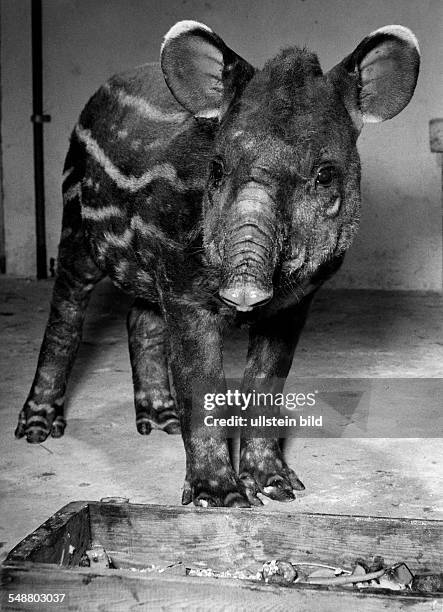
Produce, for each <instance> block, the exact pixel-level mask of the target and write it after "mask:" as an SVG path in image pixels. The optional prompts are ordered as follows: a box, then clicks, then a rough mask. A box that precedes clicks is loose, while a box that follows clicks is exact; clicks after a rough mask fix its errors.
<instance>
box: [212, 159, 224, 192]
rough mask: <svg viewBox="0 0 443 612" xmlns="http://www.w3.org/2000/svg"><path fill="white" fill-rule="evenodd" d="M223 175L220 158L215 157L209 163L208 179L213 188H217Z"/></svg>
mask: <svg viewBox="0 0 443 612" xmlns="http://www.w3.org/2000/svg"><path fill="white" fill-rule="evenodd" d="M224 175H225V167H224V165H223V160H222V159H221V157H216V158H215V159H213V160H212V162H211V167H210V177H211V182H212V184H213V186H214V187H218V186H219V184H220V183H221V181H222V180H223V177H224Z"/></svg>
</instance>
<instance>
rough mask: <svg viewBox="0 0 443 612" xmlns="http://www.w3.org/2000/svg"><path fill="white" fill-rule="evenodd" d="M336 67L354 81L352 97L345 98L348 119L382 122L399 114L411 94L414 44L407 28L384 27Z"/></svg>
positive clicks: (415, 71) (416, 54) (415, 70)
mask: <svg viewBox="0 0 443 612" xmlns="http://www.w3.org/2000/svg"><path fill="white" fill-rule="evenodd" d="M338 67H341V68H344V69H345V70H346V71H347V72H348V74H350V75H352V76H354V77H355V85H356V88H355V89H354V95H352V96H349V97H348V98H347V99H346V98H345V104H346V105H347V106H349V107H350V108H348V110H349V112H350V114H351V117H353V118H354V119H355V118H357V121H358V120H359V121H360V124H361V123H378V122H379V121H385V120H386V119H391V118H392V117H395V115H397V114H398V113H399V112H400V111H401V110H403V108H404V107H405V106H406V105H407V104H408V102H409V100H410V99H411V97H412V94H413V93H414V89H415V85H416V83H417V77H418V71H419V67H420V50H419V47H418V41H417V39H416V37H415V36H414V34H413V33H412V32H411V30H409V29H408V28H404V27H403V26H399V25H389V26H385V27H384V28H380V29H379V30H376V31H375V32H372V34H369V36H367V37H366V38H364V39H363V40H362V42H361V43H360V44H359V45H358V47H357V48H356V49H355V51H354V52H353V53H351V55H349V56H348V57H346V58H345V59H344V60H343V61H342V62H341V64H339V66H338ZM338 67H337V68H338Z"/></svg>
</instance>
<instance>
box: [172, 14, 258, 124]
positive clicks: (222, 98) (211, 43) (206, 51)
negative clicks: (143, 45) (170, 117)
mask: <svg viewBox="0 0 443 612" xmlns="http://www.w3.org/2000/svg"><path fill="white" fill-rule="evenodd" d="M160 62H161V67H162V70H163V74H164V76H165V80H166V83H167V85H168V87H169V89H170V90H171V92H172V94H173V95H174V97H175V98H176V100H177V101H178V102H180V104H181V105H182V106H184V108H186V110H188V111H190V112H191V113H192V114H193V115H195V116H196V117H207V118H218V119H220V118H221V117H222V116H223V115H224V113H225V112H226V110H227V108H228V106H229V104H230V103H231V102H232V100H233V99H234V98H235V97H236V96H238V95H240V94H241V92H242V91H243V88H244V87H245V85H246V84H247V83H248V81H249V80H250V79H251V77H252V75H253V74H254V69H253V67H252V66H251V65H250V64H248V62H246V61H245V60H244V59H242V58H241V57H239V56H238V55H237V54H236V53H234V51H232V50H231V49H229V47H227V46H226V45H225V43H224V42H223V41H222V39H221V38H220V37H219V36H217V34H215V33H214V32H213V31H212V30H211V29H210V28H208V27H207V26H205V25H204V24H202V23H198V22H197V21H179V22H178V23H176V24H175V26H173V27H172V28H171V29H170V30H169V32H168V33H167V34H166V36H165V39H164V41H163V45H162V48H161V53H160Z"/></svg>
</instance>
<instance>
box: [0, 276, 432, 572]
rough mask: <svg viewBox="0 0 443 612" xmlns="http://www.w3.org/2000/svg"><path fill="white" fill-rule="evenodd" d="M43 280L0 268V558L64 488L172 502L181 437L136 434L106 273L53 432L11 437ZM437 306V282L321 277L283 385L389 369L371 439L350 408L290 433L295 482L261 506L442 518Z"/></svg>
mask: <svg viewBox="0 0 443 612" xmlns="http://www.w3.org/2000/svg"><path fill="white" fill-rule="evenodd" d="M51 287H52V282H51V281H40V282H36V281H26V280H14V279H9V278H2V279H0V330H1V331H0V333H1V346H0V367H1V372H2V376H1V380H0V398H1V404H0V418H1V425H2V426H1V431H0V446H1V457H0V467H1V483H0V561H1V560H2V558H3V557H4V556H5V554H6V552H7V551H9V550H10V548H11V547H12V546H13V545H15V544H16V543H17V542H18V541H19V540H20V539H22V538H23V537H24V536H25V535H27V534H28V533H30V532H31V531H32V530H33V529H35V528H36V527H37V526H38V525H39V524H40V523H41V522H43V521H44V520H45V519H47V518H48V517H49V516H50V515H51V514H53V513H54V512H55V511H56V510H58V509H59V508H60V507H62V506H63V505H65V504H66V503H68V502H70V501H73V500H81V499H85V500H86V499H100V498H102V497H106V496H122V497H129V498H130V500H131V501H132V502H138V503H157V504H179V503H180V497H181V487H182V484H183V477H184V452H183V446H182V441H181V438H180V437H179V436H168V435H166V434H164V433H162V432H153V433H152V434H151V435H150V436H148V437H142V436H140V435H138V434H137V432H136V429H135V425H134V417H133V399H132V387H131V374H130V366H129V359H128V350H127V340H126V331H125V312H126V309H127V306H128V304H129V302H128V300H127V298H125V297H124V296H122V295H121V294H120V293H118V292H117V290H115V289H114V288H112V287H111V286H110V285H109V283H106V282H105V283H102V284H101V285H100V286H99V287H98V288H97V289H96V291H95V293H94V296H93V301H92V305H91V308H90V310H89V314H88V318H87V321H86V326H85V331H84V342H83V345H82V346H81V348H80V352H79V356H78V359H77V362H76V365H75V368H74V371H73V375H72V378H71V385H70V392H69V403H68V427H67V429H66V433H65V436H64V437H63V438H61V439H59V440H54V439H48V440H47V441H46V442H45V443H44V444H41V445H29V444H27V443H26V442H25V441H24V440H15V439H14V436H13V431H14V428H15V425H16V419H17V413H18V411H19V409H20V408H21V406H22V404H23V402H24V400H25V398H26V395H27V393H28V390H29V386H30V383H31V381H32V377H33V375H34V368H35V366H36V361H37V355H38V350H39V347H40V342H41V338H42V335H43V330H44V326H45V323H46V319H47V312H48V304H49V299H50V293H51ZM441 312H442V311H441V297H440V296H437V295H435V294H417V293H389V292H364V291H327V290H326V289H325V290H323V291H322V292H321V293H320V294H319V295H318V297H317V298H316V301H315V303H314V306H313V309H312V312H311V316H310V318H309V320H308V324H307V326H306V329H305V331H304V334H303V336H302V339H301V341H300V344H299V347H298V350H297V354H296V358H295V361H294V365H293V369H292V372H291V376H290V379H289V381H288V386H289V387H290V386H291V384H293V383H294V381H295V373H297V375H298V376H316V377H330V378H340V377H343V378H352V379H356V378H380V377H382V378H384V379H394V380H389V381H387V383H386V384H384V385H381V387H380V384H378V386H377V385H376V388H374V389H373V392H372V394H371V406H370V410H369V420H368V419H367V422H369V423H370V424H371V427H370V429H369V431H370V435H374V436H378V437H374V438H372V437H362V436H361V435H360V434H361V430H358V429H357V430H356V429H355V423H353V422H352V420H351V421H349V422H348V425H349V426H348V427H346V428H345V429H344V430H343V433H342V437H341V438H327V439H319V438H300V439H294V438H291V439H290V440H289V441H288V443H287V444H286V453H287V458H288V462H289V464H290V465H291V466H292V467H294V468H295V469H296V471H297V473H298V475H299V476H300V478H301V479H302V481H303V482H304V483H305V485H306V491H305V492H303V493H302V494H300V495H299V496H298V498H297V500H296V501H295V502H292V503H291V504H279V503H277V502H270V503H269V504H268V505H267V510H270V509H271V510H272V511H276V512H279V511H285V512H286V511H290V512H297V511H303V510H304V511H313V512H327V513H345V514H373V515H384V516H407V517H425V518H430V519H431V518H440V519H442V518H443V486H442V484H443V483H442V474H443V470H442V465H443V444H442V440H441V438H437V437H435V436H441V435H442V433H443V423H442V420H441V419H442V417H441V409H440V406H441V405H442V385H441V383H442V380H441V378H443V336H442V333H441V326H442V317H441ZM244 350H245V333H244V332H243V331H236V332H235V333H234V334H233V336H232V337H231V339H230V340H229V342H228V345H227V348H226V353H225V355H226V373H227V376H229V377H234V376H239V375H240V372H241V364H240V360H239V358H238V355H239V354H242V353H241V352H240V353H239V351H242V352H243V353H244ZM439 377H440V378H439ZM416 378H418V379H422V380H414V379H416ZM423 379H427V380H423ZM430 379H432V380H430ZM378 383H380V381H378ZM380 389H381V390H380ZM386 390H390V394H388V395H386V393H385V391H386ZM392 390H394V391H393V392H392ZM386 423H388V426H387V425H386ZM371 432H372V433H371ZM386 432H389V434H387V433H386ZM382 435H390V436H391V437H390V438H382V437H379V436H382ZM357 436H360V437H357ZM411 436H415V437H411ZM419 436H420V437H419ZM432 436H434V437H432Z"/></svg>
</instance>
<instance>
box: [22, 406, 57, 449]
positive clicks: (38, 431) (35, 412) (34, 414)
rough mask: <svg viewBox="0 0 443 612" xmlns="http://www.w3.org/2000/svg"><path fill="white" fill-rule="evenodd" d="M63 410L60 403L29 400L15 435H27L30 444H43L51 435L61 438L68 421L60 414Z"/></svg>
mask: <svg viewBox="0 0 443 612" xmlns="http://www.w3.org/2000/svg"><path fill="white" fill-rule="evenodd" d="M62 410H63V408H62V406H59V405H50V404H41V405H38V404H36V403H35V402H33V401H30V402H27V403H26V404H25V406H24V407H23V410H21V412H20V414H19V417H18V423H17V427H16V429H15V432H14V435H15V437H16V438H18V439H20V438H24V437H26V441H27V442H29V443H30V444H41V443H42V442H44V441H45V440H46V438H47V437H48V436H49V435H51V437H53V438H61V437H62V436H63V434H64V432H65V428H66V421H65V419H64V417H63V416H62V415H61V414H60V412H62ZM57 412H58V413H59V414H56V413H57Z"/></svg>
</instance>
